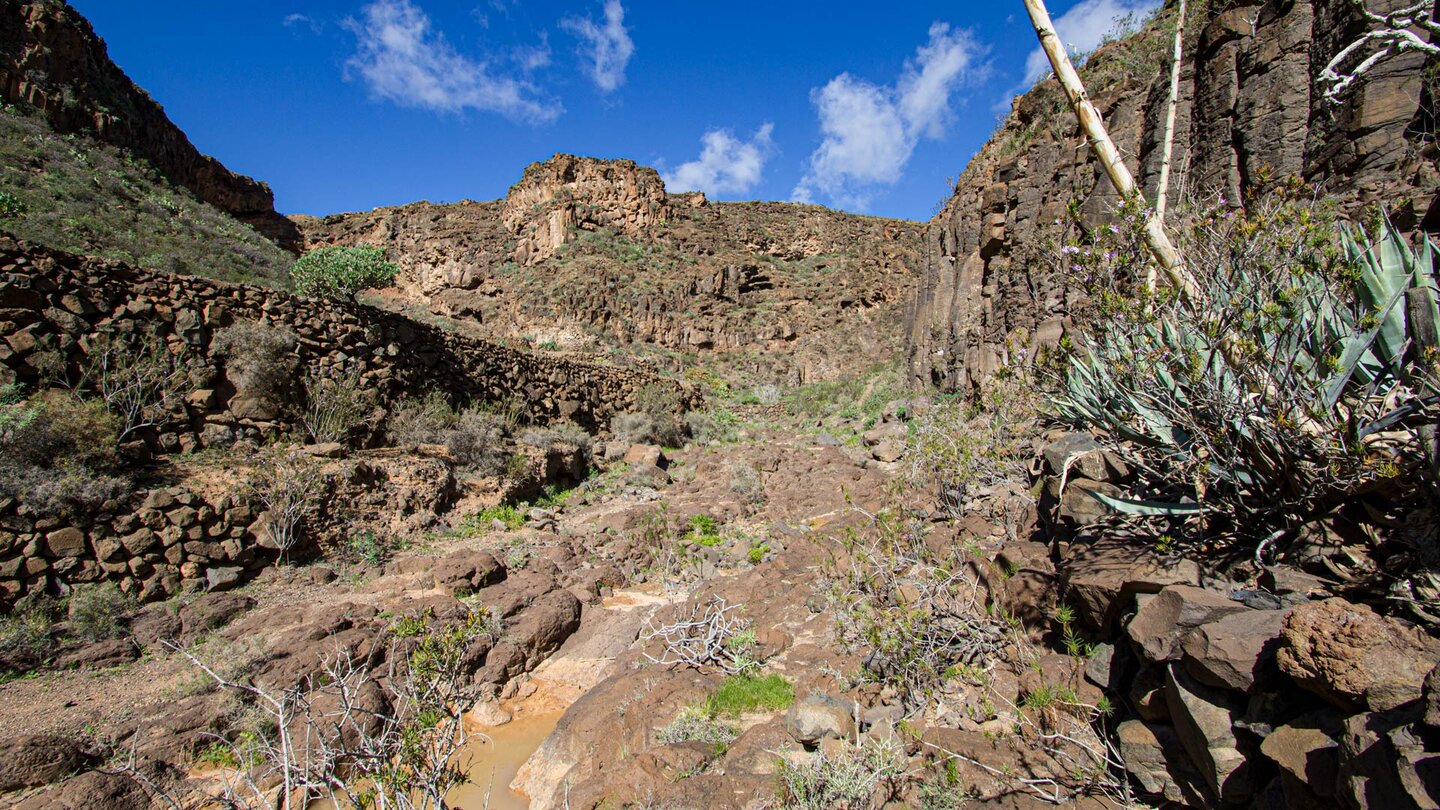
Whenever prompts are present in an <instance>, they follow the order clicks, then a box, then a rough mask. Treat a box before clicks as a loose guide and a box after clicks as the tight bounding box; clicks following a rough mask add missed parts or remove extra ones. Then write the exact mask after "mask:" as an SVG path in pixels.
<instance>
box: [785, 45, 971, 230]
mask: <svg viewBox="0 0 1440 810" xmlns="http://www.w3.org/2000/svg"><path fill="white" fill-rule="evenodd" d="M929 33H930V39H929V41H928V42H927V43H926V44H924V45H922V46H920V47H919V48H918V49H916V51H915V56H914V58H912V59H909V60H907V61H906V63H905V67H904V70H903V71H902V72H901V74H900V76H899V78H898V79H897V80H896V82H895V86H893V87H890V86H881V85H876V84H873V83H871V82H867V81H865V80H864V79H857V78H855V77H854V76H851V75H850V74H848V73H842V74H840V75H839V76H836V77H835V78H834V79H831V80H830V82H829V83H828V84H826V85H825V86H824V87H820V88H817V89H815V90H812V91H810V100H811V102H812V103H813V104H814V105H815V108H816V111H817V113H818V114H819V117H820V132H821V135H822V136H823V139H822V140H821V143H820V146H819V147H817V148H816V150H815V152H814V153H813V154H811V156H810V166H809V168H808V170H807V171H806V172H805V176H804V177H803V178H801V180H800V183H799V184H798V185H796V186H795V190H794V191H792V192H791V198H792V199H794V200H796V201H798V202H811V201H813V200H814V199H815V197H816V195H817V193H818V194H821V195H824V196H825V197H826V198H828V199H829V200H831V201H834V202H836V203H839V204H841V205H844V206H847V207H850V208H856V209H863V208H865V207H866V206H867V205H868V202H869V197H870V194H871V193H872V192H873V190H874V187H875V186H879V185H893V184H894V183H896V182H898V181H899V180H900V177H901V175H902V174H903V173H904V170H905V164H906V163H908V162H909V161H910V155H911V154H912V153H913V152H914V151H915V146H916V145H917V144H918V143H919V142H920V139H921V138H931V139H939V138H943V137H944V136H945V128H946V126H947V125H948V124H949V122H950V118H951V110H950V97H951V95H952V94H953V93H954V91H955V89H956V87H957V86H958V85H959V83H960V80H961V79H962V78H964V77H965V76H966V75H967V74H968V73H969V71H970V66H971V63H972V61H973V60H974V57H975V54H976V52H977V51H976V46H975V43H974V41H973V40H972V39H971V38H970V35H969V34H968V33H967V32H965V31H961V30H951V28H950V26H949V25H947V24H946V23H942V22H937V23H934V24H933V25H931V26H930V32H929Z"/></svg>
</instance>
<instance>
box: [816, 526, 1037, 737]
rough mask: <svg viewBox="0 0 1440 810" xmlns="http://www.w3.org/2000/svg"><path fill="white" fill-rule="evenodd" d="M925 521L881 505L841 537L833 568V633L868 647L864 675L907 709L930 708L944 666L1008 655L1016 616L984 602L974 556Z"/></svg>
mask: <svg viewBox="0 0 1440 810" xmlns="http://www.w3.org/2000/svg"><path fill="white" fill-rule="evenodd" d="M927 526H928V524H927V522H926V521H923V520H920V519H918V518H908V517H907V516H906V515H904V514H903V513H898V512H894V511H888V510H882V511H881V512H879V513H877V514H875V515H871V516H870V522H869V524H868V525H867V526H865V527H863V528H862V529H859V530H856V529H851V530H850V531H848V532H847V533H846V536H845V538H844V543H845V546H844V549H843V554H837V557H836V560H835V562H834V563H832V565H831V567H830V569H829V570H828V571H827V581H828V585H829V588H828V590H829V598H830V601H831V603H832V604H833V605H834V607H835V616H836V618H835V621H836V632H837V635H838V636H839V638H840V639H841V641H842V642H843V643H844V644H845V645H846V646H847V647H850V648H851V649H855V650H858V651H861V652H863V653H864V662H863V666H864V672H865V675H866V676H867V677H869V678H871V679H873V680H876V681H879V682H881V683H884V684H887V685H891V686H893V687H894V688H895V689H896V690H897V692H898V693H899V696H900V698H901V699H902V700H903V701H904V703H905V705H906V706H907V707H910V708H913V709H920V708H923V707H925V706H926V705H928V703H929V702H930V700H931V696H932V695H933V694H934V692H935V691H936V690H937V689H938V687H939V686H940V684H941V683H942V682H943V680H944V678H945V674H946V673H947V672H950V671H952V670H953V669H954V668H956V667H965V666H978V665H983V663H984V662H985V661H987V660H989V659H991V658H993V657H996V656H1001V655H1005V654H1007V653H1008V652H1009V651H1010V650H1011V649H1012V648H1013V649H1019V647H1018V646H1017V645H1015V639H1014V633H1015V629H1016V627H1015V626H1016V625H1017V624H1018V622H1013V623H1012V621H1011V619H1010V617H1006V616H1003V615H1001V612H1000V611H999V610H998V609H997V608H996V607H994V605H993V603H989V602H987V600H986V598H985V597H986V593H987V591H986V589H985V586H984V585H983V584H982V583H981V582H980V580H979V579H978V578H977V577H976V576H975V575H974V574H973V573H971V571H970V570H969V569H968V568H967V566H966V562H967V559H968V554H967V553H966V552H965V551H964V550H962V549H957V548H953V547H950V548H947V549H945V550H943V551H941V550H937V549H936V548H932V547H931V545H929V544H927V543H926V542H925V532H926V531H927Z"/></svg>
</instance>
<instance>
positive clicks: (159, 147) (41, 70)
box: [0, 0, 296, 245]
mask: <svg viewBox="0 0 1440 810" xmlns="http://www.w3.org/2000/svg"><path fill="white" fill-rule="evenodd" d="M0 99H3V100H4V101H6V102H9V103H12V104H21V105H25V106H28V107H33V108H35V109H37V110H39V111H41V113H42V114H43V116H44V118H45V120H46V121H48V122H49V124H50V126H51V127H52V128H53V129H54V130H55V131H56V132H58V133H61V134H70V133H83V134H86V135H90V136H93V137H95V138H96V139H98V140H101V141H104V142H106V143H109V144H113V145H115V146H118V147H120V148H122V149H125V150H128V151H130V152H132V153H134V154H135V155H136V156H138V157H141V158H143V159H145V160H146V161H148V162H150V164H151V165H153V166H154V167H155V168H156V169H157V170H158V171H159V172H160V174H161V175H163V176H164V177H165V178H166V179H167V180H169V181H170V182H171V183H174V184H175V185H177V186H182V187H184V188H187V189H189V190H190V191H191V192H192V193H194V194H195V196H197V197H199V198H200V199H201V200H204V201H205V202H207V203H209V204H210V205H213V206H215V207H216V208H218V209H220V210H221V211H224V212H225V213H227V214H229V215H231V216H233V217H235V218H236V219H238V220H240V221H241V222H244V223H246V224H248V225H250V226H251V227H253V228H255V229H256V230H257V231H260V232H261V233H263V234H265V235H266V236H267V237H269V238H270V239H272V240H274V241H276V242H277V243H279V244H281V245H293V244H294V242H295V237H296V234H295V230H294V226H293V225H292V224H291V223H290V221H289V220H287V219H285V218H284V217H282V216H280V215H279V214H278V213H276V212H275V199H274V195H273V194H271V192H270V187H269V186H267V185H265V184H264V183H262V182H259V181H257V180H253V179H251V178H249V177H245V176H243V175H239V174H236V173H234V172H232V171H230V170H229V169H227V168H225V166H224V165H222V164H221V163H220V161H218V160H216V159H214V158H212V157H210V156H208V155H203V154H201V153H200V152H199V150H197V149H196V148H195V146H194V145H193V144H191V143H190V139H189V138H187V137H185V133H184V132H181V131H180V128H179V127H177V126H175V124H173V123H172V122H171V121H170V119H169V118H167V117H166V116H165V110H164V109H163V108H161V106H160V105H159V104H157V103H156V102H155V101H154V99H152V98H150V96H149V94H147V93H146V92H145V91H144V90H143V89H141V88H140V87H139V86H138V85H136V84H135V83H134V82H133V81H131V80H130V78H129V77H128V76H126V75H125V72H124V71H123V70H121V69H120V67H119V66H117V65H116V64H115V63H114V62H112V61H111V60H110V56H109V54H108V53H107V52H106V49H105V43H104V41H103V40H101V39H100V37H98V36H97V35H96V34H95V30H94V29H93V28H92V27H91V26H90V23H89V21H88V20H86V19H85V18H84V17H82V16H80V13H79V12H77V11H75V9H73V8H71V7H70V6H69V5H68V4H67V3H64V2H63V1H62V0H0Z"/></svg>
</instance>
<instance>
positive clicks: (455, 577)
mask: <svg viewBox="0 0 1440 810" xmlns="http://www.w3.org/2000/svg"><path fill="white" fill-rule="evenodd" d="M430 572H431V574H433V575H434V577H435V584H436V585H437V586H439V587H441V588H444V589H445V590H447V591H449V592H450V593H451V594H452V595H454V596H456V597H462V596H469V595H470V594H472V593H475V592H476V591H478V590H480V589H481V588H484V587H485V586H487V585H493V584H494V583H496V582H499V581H501V580H503V579H504V578H505V568H504V566H502V565H501V564H500V562H499V561H498V560H496V559H495V557H494V555H492V554H490V553H489V552H485V551H468V550H462V551H457V552H455V553H453V554H451V555H449V556H447V557H444V558H442V559H441V560H439V561H437V562H436V563H435V565H434V566H433V567H432V568H431V569H430Z"/></svg>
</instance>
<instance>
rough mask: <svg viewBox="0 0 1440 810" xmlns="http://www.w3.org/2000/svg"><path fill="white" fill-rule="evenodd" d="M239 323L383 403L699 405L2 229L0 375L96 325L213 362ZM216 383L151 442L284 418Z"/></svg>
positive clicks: (572, 415)
mask: <svg viewBox="0 0 1440 810" xmlns="http://www.w3.org/2000/svg"><path fill="white" fill-rule="evenodd" d="M242 321H253V322H257V323H263V324H267V325H270V326H276V327H284V328H285V329H288V330H290V331H291V332H293V333H294V334H295V335H296V336H297V337H298V350H297V351H298V354H299V360H300V363H301V366H302V367H304V368H319V369H331V368H343V369H345V370H347V371H351V372H355V371H358V372H359V373H360V375H361V379H362V383H363V386H364V387H365V388H366V389H367V390H374V391H375V392H376V393H377V394H378V397H379V401H380V402H382V403H385V402H394V401H395V400H397V399H399V398H401V397H404V396H406V395H411V396H423V395H424V394H426V393H427V392H430V391H442V392H444V393H446V394H447V395H449V396H450V397H451V399H452V400H453V401H457V402H469V401H472V400H473V401H489V402H506V401H515V400H518V401H520V402H522V403H523V404H524V406H525V408H526V409H527V410H528V412H529V414H530V416H531V417H532V418H533V419H534V420H536V421H539V422H549V421H555V420H565V419H568V420H571V421H575V422H577V423H579V424H581V425H582V426H586V427H591V428H594V427H598V426H601V425H607V424H609V421H610V419H611V417H613V416H614V415H615V414H616V413H620V412H623V411H626V410H628V409H630V408H631V407H632V406H633V404H634V402H635V396H636V394H637V393H638V392H639V391H640V389H641V388H643V387H645V386H647V385H651V384H658V385H669V386H675V387H676V388H677V390H679V391H680V398H681V400H682V401H685V402H687V403H690V404H695V403H697V402H698V395H697V394H695V393H694V392H693V391H692V390H691V389H689V388H686V387H684V386H682V385H680V384H679V383H676V382H673V381H669V380H666V379H664V378H662V377H658V376H656V375H654V374H650V373H647V372H644V371H641V370H637V369H629V368H620V367H612V366H605V365H600V364H598V363H589V362H582V361H578V360H572V359H568V358H561V357H551V356H545V355H537V354H530V353H527V352H522V351H517V350H515V349H511V348H509V347H506V346H501V345H499V344H496V343H490V342H487V341H482V340H476V339H473V338H468V337H465V336H462V335H458V334H455V333H452V332H447V331H445V330H443V329H440V328H439V327H436V326H432V325H428V324H422V323H417V322H415V321H412V320H409V319H408V318H404V317H402V316H399V315H395V314H393V313H389V312H384V311H382V310H378V309H374V308H371V307H366V306H349V305H343V304H339V303H333V302H329V301H320V300H311V299H305V298H298V297H295V296H291V295H287V294H285V293H278V292H275V291H274V290H268V289H264V288H260V287H251V286H246V285H231V284H224V283H221V282H216V281H211V280H208V279H203V278H198V277H191V276H177V275H172V274H168V273H161V272H152V271H147V270H140V269H136V268H134V267H130V266H128V265H124V264H121V263H118V262H110V261H104V260H99V259H93V258H82V257H78V256H73V255H69V254H64V253H60V252H55V251H49V250H45V249H41V248H39V247H37V246H34V245H28V244H25V243H23V242H19V241H16V240H13V239H10V238H7V237H0V333H3V337H4V342H3V343H0V384H4V383H10V382H20V383H23V384H34V383H35V382H36V381H37V380H38V379H39V376H40V369H39V368H37V367H36V365H37V362H36V361H37V358H38V357H40V356H43V355H44V354H45V353H47V352H58V353H60V354H61V355H63V356H65V357H67V358H68V359H70V360H71V361H72V362H73V361H76V360H78V358H79V357H80V356H81V355H82V354H83V351H84V350H83V348H82V343H83V341H84V340H85V338H86V337H87V336H89V335H93V334H95V333H97V332H118V333H120V334H131V333H136V332H149V333H155V334H159V335H160V336H161V337H164V338H166V339H167V340H169V341H171V342H176V341H178V342H181V343H184V344H185V345H186V346H188V347H189V351H191V352H192V353H193V354H195V355H197V356H198V357H201V358H204V359H205V360H207V361H208V362H209V363H210V365H211V366H212V367H216V368H217V370H218V368H219V367H222V366H223V360H218V359H216V358H213V357H212V356H211V340H212V338H213V337H214V335H215V332H216V331H217V330H219V329H222V328H224V327H227V326H230V325H233V324H235V323H238V322H242ZM226 388H227V386H226V383H225V381H224V379H223V375H222V374H218V373H217V374H216V375H215V376H214V377H212V378H211V379H210V380H208V381H206V382H205V384H204V385H202V386H201V387H200V388H199V389H198V390H197V391H196V392H195V393H194V394H192V395H191V396H189V397H187V401H186V403H185V406H186V408H187V409H188V411H187V413H188V416H189V418H188V419H187V420H181V421H178V422H177V424H176V425H175V428H176V433H178V435H177V436H176V437H175V438H163V437H162V438H161V441H162V442H163V443H164V446H163V448H162V449H163V450H185V449H191V448H193V447H195V446H198V445H199V444H201V443H202V441H203V440H202V438H201V437H202V436H203V435H204V431H205V426H206V425H217V426H220V427H221V428H226V429H230V430H234V431H241V432H246V433H253V432H255V431H257V430H258V431H260V432H264V431H271V430H279V429H285V428H288V427H291V426H290V425H285V424H277V423H275V422H272V421H268V420H262V419H256V418H252V417H247V416H245V415H242V414H237V413H235V412H234V409H232V408H231V407H230V404H231V397H232V396H233V391H227V390H226ZM212 432H213V431H212ZM166 435H171V434H168V433H167V434H166ZM187 435H188V436H189V438H188V439H187V438H185V436H187Z"/></svg>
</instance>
